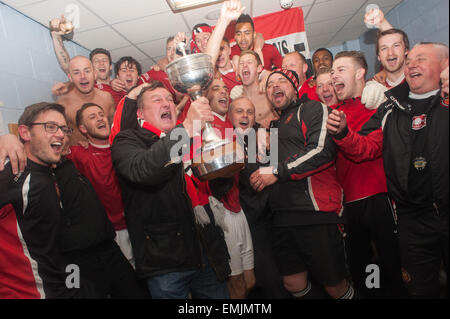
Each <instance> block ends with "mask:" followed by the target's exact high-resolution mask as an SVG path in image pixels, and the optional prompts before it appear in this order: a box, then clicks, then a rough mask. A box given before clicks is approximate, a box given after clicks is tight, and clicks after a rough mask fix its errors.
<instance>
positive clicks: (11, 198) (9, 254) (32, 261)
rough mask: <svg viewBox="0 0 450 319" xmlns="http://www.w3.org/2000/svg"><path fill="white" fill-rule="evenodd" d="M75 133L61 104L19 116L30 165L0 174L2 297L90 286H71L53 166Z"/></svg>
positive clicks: (55, 294) (57, 294)
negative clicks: (62, 249)
mask: <svg viewBox="0 0 450 319" xmlns="http://www.w3.org/2000/svg"><path fill="white" fill-rule="evenodd" d="M71 132H72V130H71V128H70V127H68V126H67V121H66V118H65V114H64V107H63V106H61V105H59V104H50V103H37V104H33V105H30V106H28V107H27V108H25V111H24V113H23V114H22V116H21V117H20V119H19V135H20V139H21V141H22V142H23V143H24V146H23V147H24V149H25V153H26V156H27V163H26V168H25V170H24V171H23V172H22V173H20V174H17V175H13V174H12V171H11V165H10V164H9V163H8V164H6V165H5V167H4V170H3V171H2V172H0V189H1V192H0V207H1V208H2V210H1V212H2V213H1V214H0V216H1V223H0V230H1V233H2V236H1V241H2V243H1V245H0V255H1V256H2V257H5V258H2V271H1V272H0V273H1V275H0V295H1V296H2V298H73V297H76V296H77V295H78V296H80V295H82V294H83V293H84V291H85V289H87V288H88V284H86V285H83V286H80V287H79V288H80V289H70V288H68V287H67V285H66V278H67V275H68V274H67V273H66V266H67V263H66V261H65V259H64V257H63V256H62V254H61V252H60V250H59V234H60V223H61V222H62V217H61V214H62V206H61V199H60V193H59V188H58V185H57V184H56V180H55V175H54V172H53V169H52V166H53V165H54V164H56V163H58V162H59V160H60V159H61V154H62V151H63V146H64V138H65V136H66V135H67V136H69V135H70V134H71ZM15 140H17V138H16V139H15ZM17 143H18V141H17ZM2 148H3V146H2ZM7 204H9V205H8V206H5V205H7ZM85 297H88V295H86V296H85ZM94 297H95V295H94Z"/></svg>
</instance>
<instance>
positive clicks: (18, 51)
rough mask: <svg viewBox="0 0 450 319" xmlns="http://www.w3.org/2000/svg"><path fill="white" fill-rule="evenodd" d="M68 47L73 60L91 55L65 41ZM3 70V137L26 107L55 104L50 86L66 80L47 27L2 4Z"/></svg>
mask: <svg viewBox="0 0 450 319" xmlns="http://www.w3.org/2000/svg"><path fill="white" fill-rule="evenodd" d="M65 46H66V48H67V51H68V52H69V54H70V56H71V57H73V56H75V55H84V56H88V55H89V51H88V50H87V49H85V48H83V47H82V46H80V45H78V44H76V43H74V42H72V41H65ZM0 70H1V72H0V134H3V133H6V132H7V123H17V120H18V119H19V116H20V115H21V114H22V112H23V109H24V108H25V107H26V106H28V105H30V104H33V103H37V102H41V101H48V102H52V101H54V100H55V99H54V98H53V96H52V94H51V90H50V89H51V86H52V85H53V84H54V83H55V82H57V81H67V76H66V75H65V74H64V72H63V71H62V70H61V69H60V67H59V64H58V61H57V60H56V56H55V53H54V51H53V44H52V40H51V36H50V32H49V30H48V28H46V27H44V26H43V25H41V24H39V23H37V22H35V21H34V20H32V19H30V18H28V17H26V16H24V15H22V14H21V13H19V12H17V11H15V10H14V9H12V8H10V7H8V6H7V5H5V4H3V3H1V2H0ZM2 119H3V121H2ZM1 122H3V123H1Z"/></svg>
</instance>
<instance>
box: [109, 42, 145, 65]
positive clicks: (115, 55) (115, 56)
mask: <svg viewBox="0 0 450 319" xmlns="http://www.w3.org/2000/svg"><path fill="white" fill-rule="evenodd" d="M110 52H111V59H112V60H113V62H115V61H117V60H119V59H120V58H121V57H123V56H132V57H133V58H135V59H136V60H138V61H139V60H143V59H148V56H147V55H145V54H144V53H142V52H141V51H140V50H138V49H137V48H136V47H135V46H127V47H124V48H120V49H115V50H110Z"/></svg>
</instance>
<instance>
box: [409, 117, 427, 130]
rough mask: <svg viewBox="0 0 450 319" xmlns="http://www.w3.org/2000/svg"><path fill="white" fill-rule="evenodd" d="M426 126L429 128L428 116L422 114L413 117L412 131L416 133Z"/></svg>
mask: <svg viewBox="0 0 450 319" xmlns="http://www.w3.org/2000/svg"><path fill="white" fill-rule="evenodd" d="M425 126H427V115H426V114H422V115H419V116H413V120H412V129H413V130H415V131H418V130H421V129H423V128H424V127H425Z"/></svg>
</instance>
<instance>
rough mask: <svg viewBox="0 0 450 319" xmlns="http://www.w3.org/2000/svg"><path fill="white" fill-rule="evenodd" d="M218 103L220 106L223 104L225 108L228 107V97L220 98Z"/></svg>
mask: <svg viewBox="0 0 450 319" xmlns="http://www.w3.org/2000/svg"><path fill="white" fill-rule="evenodd" d="M218 103H219V104H220V106H222V107H223V108H227V107H228V98H226V97H222V98H220V99H219V101H218Z"/></svg>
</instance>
